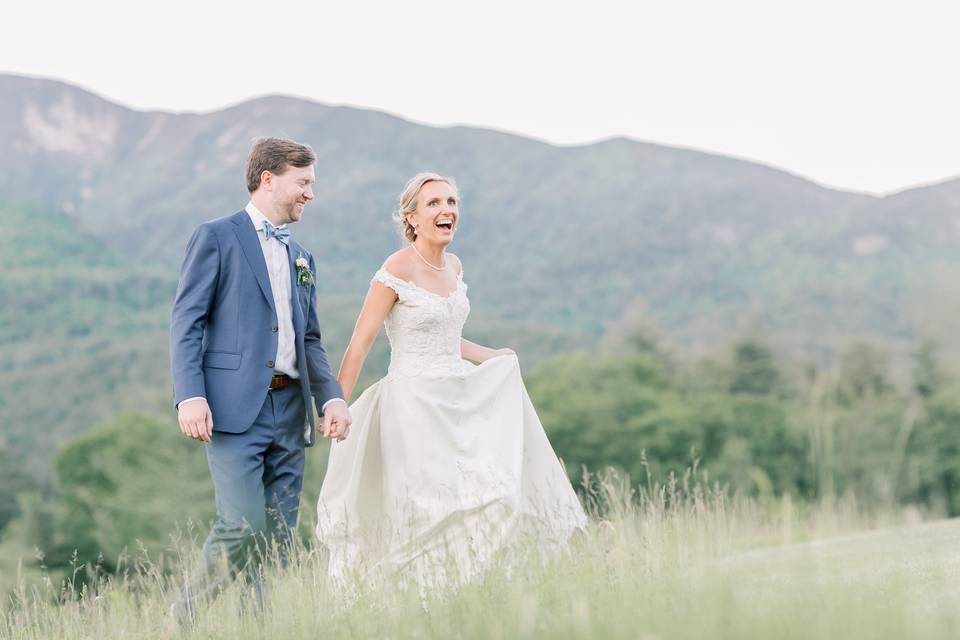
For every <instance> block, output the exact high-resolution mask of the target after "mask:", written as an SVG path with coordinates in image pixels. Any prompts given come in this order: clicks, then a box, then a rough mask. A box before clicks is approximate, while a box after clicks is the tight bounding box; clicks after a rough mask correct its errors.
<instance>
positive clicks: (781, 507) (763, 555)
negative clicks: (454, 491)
mask: <svg viewBox="0 0 960 640" xmlns="http://www.w3.org/2000/svg"><path fill="white" fill-rule="evenodd" d="M592 487H593V490H592V491H591V492H590V493H589V494H588V495H589V497H588V503H589V504H590V507H591V509H592V510H593V511H594V516H593V517H592V518H591V524H590V527H589V530H588V531H587V532H586V535H584V536H583V537H582V538H581V539H579V540H577V541H576V542H575V544H574V546H573V548H572V549H571V551H570V553H569V554H567V555H565V556H563V557H560V558H557V559H555V560H554V561H553V562H551V563H550V564H549V565H546V566H544V565H542V564H541V563H540V562H538V561H530V562H529V564H525V565H521V566H519V567H514V568H513V570H512V571H509V572H508V571H507V570H505V569H504V568H498V569H495V570H492V571H490V572H489V573H487V574H486V576H485V577H484V579H483V580H481V581H479V582H475V583H472V584H471V585H469V586H467V587H464V588H461V589H460V590H459V591H457V592H456V593H449V594H446V595H444V596H442V597H433V598H430V599H428V600H426V601H424V600H422V599H421V597H420V596H419V595H418V594H417V593H416V592H413V591H409V590H406V591H404V590H401V589H399V588H397V586H396V585H392V584H387V585H379V586H375V587H374V586H361V587H360V588H359V591H358V592H357V593H355V594H353V595H351V596H350V597H345V596H343V595H342V594H340V593H338V592H336V591H335V590H334V589H333V588H332V587H331V585H330V584H329V583H328V581H327V579H326V576H325V566H324V560H325V559H324V556H323V554H322V552H320V551H316V550H314V551H308V550H302V551H300V552H299V553H298V554H297V556H296V558H295V560H294V561H293V562H292V564H291V565H290V566H288V567H287V568H286V569H285V570H284V571H282V572H273V573H271V574H269V575H268V577H267V601H268V607H267V609H266V610H265V611H264V612H263V613H261V614H259V615H251V614H248V613H244V609H243V607H242V606H241V598H240V596H239V591H240V588H239V587H235V588H232V589H231V590H229V591H228V592H227V593H225V594H224V596H223V597H221V598H220V599H219V600H217V601H216V602H215V603H214V604H212V605H211V606H209V607H207V608H205V609H204V610H203V611H201V612H200V615H199V620H198V622H197V623H196V625H195V626H192V627H189V628H185V629H179V628H178V627H177V626H176V625H175V624H173V623H172V621H171V620H170V618H169V616H168V614H167V609H168V603H169V601H170V597H171V594H172V589H173V586H174V582H175V580H176V576H175V572H173V575H171V574H170V573H168V572H165V571H163V567H162V566H161V564H162V563H152V562H147V561H145V560H143V559H141V560H140V561H137V562H131V564H130V565H129V567H130V568H129V570H128V571H126V572H124V573H123V574H121V575H120V576H116V577H110V578H103V579H100V580H98V581H96V584H95V585H94V586H90V587H85V588H83V589H74V588H70V587H69V586H68V587H67V588H66V589H65V590H60V589H58V588H55V587H54V586H53V585H48V586H47V587H40V588H37V587H32V588H30V587H27V586H23V587H21V589H20V590H19V592H18V593H17V594H15V595H14V596H13V598H12V599H11V600H10V601H9V602H8V604H7V606H6V610H5V614H4V618H3V621H2V625H0V637H2V638H18V639H20V638H23V639H26V638H64V639H69V638H165V637H170V638H174V637H183V638H264V637H265V638H274V639H287V638H305V639H306V638H340V637H343V638H444V639H449V638H505V639H507V638H645V639H653V638H698V639H703V638H776V639H777V640H787V639H790V638H845V639H846V638H870V639H876V638H953V637H958V635H960V610H958V607H957V605H958V604H960V554H958V553H957V541H958V540H960V522H957V521H950V520H945V521H923V519H922V518H921V517H920V516H919V515H918V514H916V513H914V512H911V511H904V510H891V511H887V512H880V513H877V512H873V513H870V514H867V513H865V512H863V511H862V510H859V509H858V508H857V507H856V506H855V505H854V504H853V503H852V501H840V502H832V503H825V504H820V505H817V506H808V505H797V504H794V503H793V502H791V501H790V500H789V499H781V500H778V501H770V502H766V503H761V502H758V501H756V500H751V499H740V498H736V497H730V496H728V495H726V494H725V493H723V492H722V491H719V490H716V489H714V490H711V489H708V488H705V487H704V486H703V485H699V484H697V485H692V486H686V485H685V483H684V482H683V481H679V482H676V483H671V484H670V485H667V486H657V487H652V488H648V489H641V490H638V491H636V492H633V493H632V495H631V491H629V490H628V489H627V488H626V486H625V484H623V483H622V482H621V481H619V480H617V479H616V478H615V477H607V478H606V479H603V480H600V481H594V482H593V483H592ZM533 555H534V554H530V556H531V557H533ZM187 559H188V560H189V558H187Z"/></svg>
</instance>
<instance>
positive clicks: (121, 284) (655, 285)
mask: <svg viewBox="0 0 960 640" xmlns="http://www.w3.org/2000/svg"><path fill="white" fill-rule="evenodd" d="M261 135H284V136H289V137H292V138H294V139H297V140H302V141H305V142H308V143H310V144H311V145H312V146H313V147H314V149H315V151H316V152H317V156H318V161H317V176H318V181H317V184H316V195H317V199H316V202H314V203H313V204H311V205H310V207H309V208H308V209H307V213H306V216H305V220H304V221H303V222H302V223H300V224H298V225H297V227H296V229H295V230H294V233H295V234H296V236H297V238H298V239H299V240H301V241H302V242H303V243H304V244H305V245H306V246H308V247H310V248H311V249H312V250H314V252H315V254H316V255H317V257H318V260H319V266H318V269H319V273H318V281H319V283H320V289H321V298H322V300H321V307H322V309H321V311H322V312H323V314H324V316H325V325H326V332H327V335H328V339H329V340H330V343H331V350H332V351H333V352H334V353H337V352H338V351H339V350H341V349H342V348H343V346H344V345H345V343H346V340H347V339H348V338H349V333H350V328H351V323H352V321H353V318H354V317H355V314H356V312H357V310H358V307H359V302H360V300H361V298H362V295H363V293H364V292H365V290H366V287H367V283H368V281H369V278H370V276H371V275H372V274H373V272H374V271H375V270H376V269H377V267H378V266H379V265H380V264H381V262H382V261H383V259H384V258H385V256H386V255H388V254H389V253H390V252H391V251H393V250H394V249H396V248H397V247H398V246H399V243H400V241H399V236H398V235H397V233H396V231H395V229H394V227H393V223H392V221H391V217H390V212H391V210H392V208H393V206H394V202H395V198H396V195H397V193H398V192H399V190H400V188H401V187H402V185H403V184H404V182H405V181H406V180H407V179H408V178H409V177H410V176H411V175H413V174H414V173H415V172H417V171H420V170H423V169H432V170H436V171H439V172H441V173H445V174H450V175H453V176H455V177H456V178H457V180H458V182H459V184H460V188H461V196H462V202H463V205H462V225H461V230H460V231H459V233H458V236H457V240H456V243H455V247H454V250H455V251H456V252H457V253H458V255H460V256H461V258H462V260H463V262H464V265H465V277H466V280H467V282H468V283H469V285H470V294H471V301H472V303H473V307H474V310H475V312H474V315H473V316H472V317H471V320H470V324H468V331H469V332H472V333H471V335H474V336H477V337H482V338H485V339H489V340H492V341H497V342H500V343H503V344H511V345H519V346H520V347H521V348H522V349H524V350H525V352H529V353H530V354H531V360H533V361H534V362H535V361H537V360H538V359H541V358H542V357H545V356H546V355H549V354H550V353H555V352H558V351H564V350H574V349H578V348H583V347H589V346H590V345H591V344H592V343H593V340H594V339H595V338H596V337H598V336H600V335H601V334H602V333H603V332H604V330H605V329H606V328H607V327H609V326H611V324H613V323H615V322H616V321H617V320H618V319H619V318H620V317H621V316H622V315H623V314H624V312H625V311H626V310H628V309H637V308H641V309H643V314H644V316H645V317H646V318H647V319H648V320H650V321H651V322H652V323H654V324H655V325H657V326H659V327H660V331H661V333H662V334H663V339H664V340H665V341H667V342H669V343H672V344H673V345H674V346H679V347H681V348H683V349H685V350H687V351H689V352H693V353H704V352H709V351H711V350H713V349H716V348H718V345H723V344H725V341H726V340H729V338H730V337H731V336H735V335H743V334H751V335H761V336H766V337H768V338H769V339H771V340H772V341H775V342H776V343H777V344H778V346H779V347H780V349H781V350H783V351H785V352H789V353H791V354H794V355H797V356H802V357H804V358H813V359H826V358H828V357H829V355H830V353H831V352H832V351H833V350H834V349H835V348H836V347H837V345H840V344H844V343H845V342H847V341H849V340H850V339H852V338H854V337H860V336H866V337H874V338H876V339H879V340H883V341H886V342H888V343H889V344H890V345H891V346H892V347H893V348H894V349H897V348H901V347H903V346H905V345H909V344H911V343H912V342H913V341H915V340H916V339H918V338H922V337H933V338H937V339H939V340H940V341H941V342H942V343H943V344H944V345H945V346H946V347H947V348H949V349H952V350H953V353H957V349H960V340H958V339H957V338H956V337H955V336H954V333H955V332H954V331H953V326H952V325H953V322H954V316H955V313H956V309H957V305H956V303H958V302H960V284H957V283H960V261H958V259H957V249H958V248H960V180H953V181H948V182H945V183H942V184H939V185H934V186H930V187H925V188H920V189H913V190H909V191H905V192H903V193H899V194H896V195H892V196H888V197H884V198H878V197H873V196H866V195H862V194H856V193H847V192H843V191H838V190H834V189H828V188H824V187H822V186H820V185H817V184H815V183H813V182H810V181H808V180H805V179H803V178H800V177H798V176H795V175H791V174H789V173H787V172H784V171H780V170H777V169H774V168H771V167H767V166H763V165H760V164H756V163H752V162H746V161H742V160H737V159H733V158H728V157H723V156H718V155H714V154H707V153H702V152H698V151H694V150H687V149H677V148H670V147H665V146H661V145H656V144H648V143H643V142H637V141H633V140H627V139H611V140H606V141H603V142H599V143H596V144H590V145H582V146H565V147H559V146H554V145H550V144H545V143H542V142H537V141H534V140H530V139H526V138H523V137H520V136H515V135H508V134H504V133H499V132H494V131H488V130H483V129H477V128H469V127H430V126H423V125H418V124H413V123H410V122H408V121H405V120H403V119H401V118H397V117H394V116H390V115H387V114H383V113H378V112H375V111H370V110H362V109H355V108H348V107H332V106H327V105H323V104H317V103H315V102H311V101H307V100H301V99H294V98H289V97H281V96H271V97H265V98H259V99H256V100H250V101H248V102H244V103H242V104H238V105H235V106H232V107H230V108H226V109H223V110H220V111H216V112H212V113H202V114H196V113H184V114H174V113H165V112H141V111H135V110H131V109H127V108H125V107H122V106H120V105H117V104H114V103H112V102H110V101H108V100H105V99H103V98H101V97H98V96H96V95H93V94H91V93H89V92H87V91H84V90H81V89H79V88H76V87H73V86H71V85H68V84H65V83H62V82H57V81H52V80H42V79H36V78H26V77H20V76H13V75H0V149H2V150H3V151H5V153H2V154H0V216H2V218H0V219H2V221H3V222H4V228H5V230H6V231H5V234H0V249H2V255H0V265H2V267H3V272H2V275H0V293H2V295H3V300H4V305H3V310H2V312H0V313H2V315H0V317H2V319H3V324H2V325H0V364H2V365H3V372H2V373H0V387H2V389H0V409H2V411H3V416H2V421H3V423H4V424H3V428H4V430H5V431H9V432H11V433H12V432H13V431H14V428H13V427H10V428H9V429H8V426H7V425H16V429H15V431H16V432H17V433H19V434H20V436H18V437H21V438H22V439H24V440H23V442H26V441H27V439H29V440H30V441H31V443H32V444H31V446H35V445H37V443H38V442H39V441H40V440H44V439H46V440H44V443H43V446H48V445H49V446H53V442H55V441H56V439H57V438H59V437H60V436H61V435H62V433H64V432H74V431H77V430H79V429H81V428H83V426H84V425H85V424H88V423H89V421H102V420H105V419H108V418H110V417H111V416H112V415H113V414H114V413H115V412H117V411H118V410H121V409H125V408H142V407H143V405H144V404H146V405H147V406H148V407H156V408H157V410H158V411H160V410H167V397H166V395H167V393H168V390H169V387H168V384H169V383H168V380H167V377H166V376H167V374H166V366H167V365H166V344H165V337H164V336H165V332H166V323H167V314H168V312H169V303H170V300H171V299H172V295H173V289H174V287H175V278H176V269H177V265H178V262H179V260H180V257H181V255H182V252H183V247H184V244H185V242H186V238H187V237H188V235H189V233H190V232H191V230H192V229H193V228H194V226H195V225H196V224H198V223H199V222H201V221H203V220H207V219H210V218H214V217H218V216H222V215H228V214H230V213H233V212H234V211H236V210H238V209H240V208H241V207H242V206H243V205H244V203H245V202H246V198H247V194H246V192H245V190H244V188H243V162H244V160H245V157H246V153H247V151H248V148H249V145H250V142H251V140H252V139H253V138H254V137H256V136H261ZM378 353H379V354H380V355H379V356H377V357H378V358H379V360H378V362H379V363H380V366H382V363H383V357H384V355H383V347H382V345H381V347H380V351H379V352H378ZM521 353H522V354H523V353H524V351H522V352H521ZM337 357H338V356H337ZM335 359H336V357H335ZM372 370H374V371H375V370H376V367H374V368H373V369H372ZM19 385H25V386H26V389H27V391H26V392H24V391H23V390H22V389H19V388H18V387H19ZM110 385H114V386H113V387H111V386H110ZM118 390H119V391H120V393H119V396H118V393H117V392H118ZM128 391H129V393H127V392H128ZM25 394H26V395H29V396H30V397H33V396H34V394H39V395H37V396H36V397H37V398H38V399H37V400H36V401H33V402H27V403H24V402H23V401H22V400H21V399H22V398H23V397H24V395H25ZM118 397H119V398H122V400H118V399H117V398H118ZM41 400H42V401H41ZM124 403H127V404H132V405H135V406H134V407H126V406H115V405H117V404H124ZM61 423H64V424H69V428H67V427H62V428H61V427H60V426H58V425H60V424H61ZM38 439H39V440H38ZM47 440H49V442H47Z"/></svg>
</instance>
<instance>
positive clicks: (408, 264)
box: [383, 248, 414, 280]
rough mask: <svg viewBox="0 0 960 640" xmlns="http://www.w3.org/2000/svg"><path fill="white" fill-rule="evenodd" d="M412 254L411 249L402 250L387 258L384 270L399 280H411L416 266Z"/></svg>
mask: <svg viewBox="0 0 960 640" xmlns="http://www.w3.org/2000/svg"><path fill="white" fill-rule="evenodd" d="M412 253H413V252H412V251H410V249H409V248H407V249H400V250H399V251H397V252H395V253H393V254H391V255H390V257H388V258H387V260H386V262H384V263H383V268H384V269H386V270H387V271H389V272H390V273H392V274H393V275H395V276H396V277H398V278H401V279H403V280H410V278H411V276H412V275H413V266H414V265H413V259H412Z"/></svg>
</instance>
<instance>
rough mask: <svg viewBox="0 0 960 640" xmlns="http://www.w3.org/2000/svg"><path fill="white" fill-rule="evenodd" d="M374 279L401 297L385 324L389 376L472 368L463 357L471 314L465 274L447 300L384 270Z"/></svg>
mask: <svg viewBox="0 0 960 640" xmlns="http://www.w3.org/2000/svg"><path fill="white" fill-rule="evenodd" d="M373 280H374V281H376V282H380V283H382V284H384V285H386V286H388V287H390V288H391V289H393V290H394V291H396V292H397V296H398V298H399V299H398V300H397V302H396V303H395V304H394V305H393V308H392V309H390V313H388V314H387V318H386V320H384V322H383V325H384V328H385V329H386V331H387V339H388V340H389V341H390V368H389V370H388V371H387V377H391V376H396V375H403V376H415V375H421V374H425V373H426V374H431V373H436V374H440V375H447V374H461V373H465V372H466V371H468V370H469V369H470V368H471V365H470V363H468V362H466V361H465V360H463V359H462V358H461V357H460V338H461V336H462V335H463V325H464V323H465V322H466V321H467V316H468V315H469V314H470V301H469V300H468V299H467V285H466V283H465V282H464V281H463V274H462V273H461V274H460V276H459V277H458V278H457V288H456V289H455V290H454V291H453V292H452V293H451V294H450V295H448V296H446V297H444V296H441V295H439V294H437V293H433V292H432V291H428V290H426V289H424V288H423V287H420V286H418V285H415V284H413V283H412V282H408V281H406V280H403V279H401V278H398V277H397V276H395V275H393V274H392V273H390V272H389V271H387V270H386V268H384V267H381V268H380V270H379V271H377V273H376V274H374V276H373Z"/></svg>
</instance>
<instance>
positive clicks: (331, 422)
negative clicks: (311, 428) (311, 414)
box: [317, 401, 353, 442]
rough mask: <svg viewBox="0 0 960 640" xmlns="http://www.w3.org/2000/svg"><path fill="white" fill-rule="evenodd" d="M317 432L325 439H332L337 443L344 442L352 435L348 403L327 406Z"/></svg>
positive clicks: (332, 403)
mask: <svg viewBox="0 0 960 640" xmlns="http://www.w3.org/2000/svg"><path fill="white" fill-rule="evenodd" d="M318 422H319V424H318V425H317V430H318V431H320V433H321V435H323V437H324V438H330V439H331V440H336V441H337V442H343V441H344V440H346V439H347V436H348V435H349V434H350V425H351V424H352V422H353V421H352V420H351V418H350V411H349V410H348V409H347V403H346V402H342V401H337V402H331V403H330V404H328V405H327V408H326V410H324V412H323V416H322V417H321V418H320V420H319V421H318Z"/></svg>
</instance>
